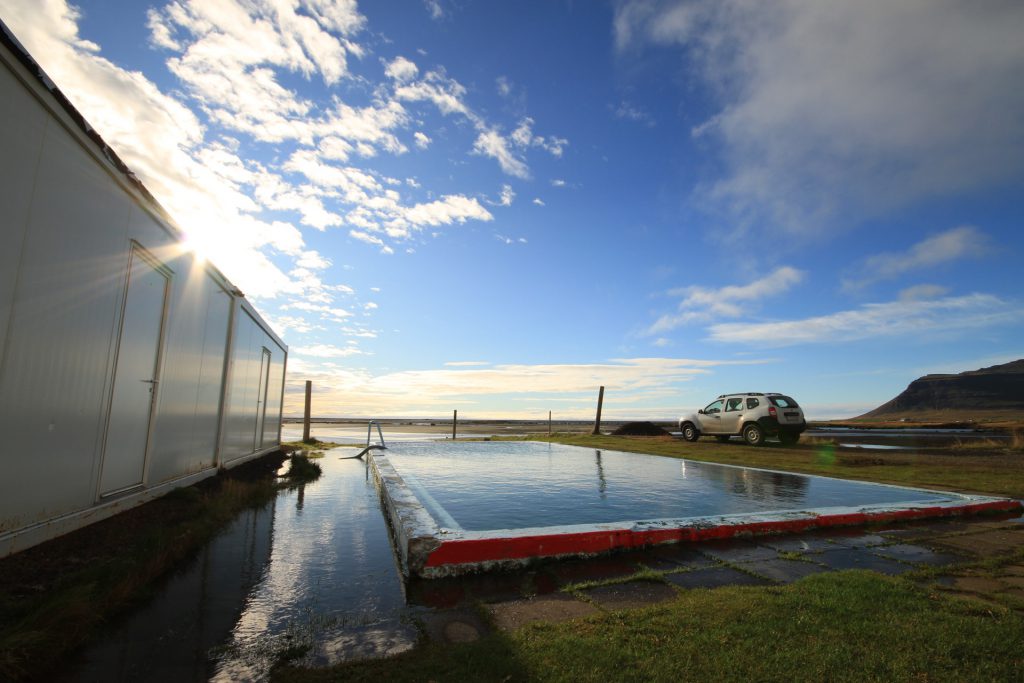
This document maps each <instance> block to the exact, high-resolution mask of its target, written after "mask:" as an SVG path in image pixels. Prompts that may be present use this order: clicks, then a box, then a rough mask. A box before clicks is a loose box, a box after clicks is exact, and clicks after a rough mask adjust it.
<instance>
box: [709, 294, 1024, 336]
mask: <svg viewBox="0 0 1024 683" xmlns="http://www.w3.org/2000/svg"><path fill="white" fill-rule="evenodd" d="M1022 316H1024V309H1021V308H1020V307H1019V306H1017V305H1016V304H1013V303H1011V302H1007V301H1003V300H1002V299H999V298H998V297H995V296H992V295H989V294H971V295H968V296H960V297H948V298H945V299H927V300H921V299H908V300H900V301H891V302H887V303H878V304H865V305H864V306H861V307H860V308H858V309H855V310H849V311H839V312H837V313H832V314H829V315H822V316H816V317H811V318H804V319H802V320H786V321H780V322H766V323H720V324H717V325H712V326H711V327H710V328H708V332H709V338H710V339H712V340H714V341H721V342H731V343H743V344H755V345H758V346H761V347H766V346H792V345H795V344H820V343H836V342H850V341H858V340H861V339H874V338H885V337H897V336H900V337H914V338H916V339H918V340H919V341H922V342H924V341H928V340H929V339H933V338H935V337H936V336H937V335H940V334H945V333H952V332H964V331H971V332H976V331H977V330H980V329H984V328H987V327H993V326H996V325H1004V324H1012V323H1016V322H1019V321H1020V320H1021V318H1022Z"/></svg>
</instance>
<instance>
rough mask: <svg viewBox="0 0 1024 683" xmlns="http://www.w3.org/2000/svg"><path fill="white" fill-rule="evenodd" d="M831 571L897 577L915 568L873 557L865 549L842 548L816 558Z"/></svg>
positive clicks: (815, 558) (815, 559) (816, 560)
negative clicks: (864, 572)
mask: <svg viewBox="0 0 1024 683" xmlns="http://www.w3.org/2000/svg"><path fill="white" fill-rule="evenodd" d="M814 561H815V562H820V563H822V564H824V565H825V566H827V567H828V568H829V569H870V570H871V571H873V572H878V573H879V574H888V575H889V576H896V575H898V574H904V573H906V572H909V571H910V570H911V569H913V567H911V566H910V565H908V564H903V563H901V562H896V561H895V560H889V559H886V558H884V557H879V556H877V555H872V554H871V553H870V552H868V550H867V549H864V548H840V549H838V550H829V551H827V552H824V553H822V554H820V555H816V556H815V557H814Z"/></svg>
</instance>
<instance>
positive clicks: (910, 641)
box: [274, 571, 1024, 682]
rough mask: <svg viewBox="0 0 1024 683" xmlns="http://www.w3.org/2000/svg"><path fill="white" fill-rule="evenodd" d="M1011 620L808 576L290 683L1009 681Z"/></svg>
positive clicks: (535, 628)
mask: <svg viewBox="0 0 1024 683" xmlns="http://www.w3.org/2000/svg"><path fill="white" fill-rule="evenodd" d="M1021 642H1024V618H1022V617H1021V616H1020V615H1018V614H1015V613H1014V612H1011V611H1009V610H1004V609H1001V608H998V607H986V606H979V605H976V604H973V603H970V602H968V601H964V600H961V599H958V598H956V597H952V596H947V595H944V594H942V593H940V592H937V591H930V590H929V589H927V588H922V587H920V586H917V585H915V584H914V583H912V582H910V581H907V580H904V579H894V578H889V577H884V576H881V575H878V574H873V573H871V572H865V571H850V572H840V573H829V574H819V575H815V576H811V577H808V578H806V579H804V580H802V581H799V582H797V583H795V584H792V585H789V586H785V587H779V588H751V587H738V586H736V587H726V588H719V589H716V590H713V591H709V590H692V591H687V592H685V593H682V594H681V595H680V596H679V597H678V598H677V599H675V600H673V601H671V602H669V603H665V604H662V605H658V606H655V607H649V608H644V609H639V610H631V611H619V612H609V613H603V614H600V615H596V616H593V617H589V618H586V619H580V620H576V621H572V622H566V623H560V624H535V625H532V626H528V627H526V628H523V629H521V630H519V631H516V632H514V633H512V634H510V635H505V634H495V635H491V636H488V637H486V638H484V639H483V640H481V641H479V642H477V643H474V644H470V645H461V646H453V647H442V646H438V645H433V644H426V645H423V646H421V647H420V648H419V649H417V650H415V651H413V652H410V653H407V654H404V655H400V656H398V657H394V658H391V659H385V660H376V661H369V662H360V663H354V664H348V665H342V666H339V667H335V668H333V669H327V670H302V669H290V668H285V669H282V670H279V671H277V672H275V675H274V680H277V681H286V682H297V681H332V680H345V681H382V680H386V681H428V680H435V681H509V682H511V681H527V680H529V681H683V680H694V681H700V680H758V681H822V680H828V681H865V680H876V681H964V680H1021V677H1022V676H1024V651H1022V650H1021V649H1020V647H1019V645H1020V643H1021Z"/></svg>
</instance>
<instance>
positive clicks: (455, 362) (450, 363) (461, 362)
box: [445, 360, 490, 368]
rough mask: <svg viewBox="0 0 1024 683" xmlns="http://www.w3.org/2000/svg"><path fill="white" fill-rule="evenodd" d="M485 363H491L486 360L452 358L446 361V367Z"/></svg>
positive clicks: (476, 365)
mask: <svg viewBox="0 0 1024 683" xmlns="http://www.w3.org/2000/svg"><path fill="white" fill-rule="evenodd" d="M484 365H490V363H488V362H487V361H484V360H451V361H448V362H447V363H445V367H449V368H470V367H480V366H484Z"/></svg>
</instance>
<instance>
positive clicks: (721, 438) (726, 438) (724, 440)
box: [715, 436, 732, 443]
mask: <svg viewBox="0 0 1024 683" xmlns="http://www.w3.org/2000/svg"><path fill="white" fill-rule="evenodd" d="M715 438H716V439H718V443H729V439H730V438H732V437H729V436H716V437H715Z"/></svg>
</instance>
